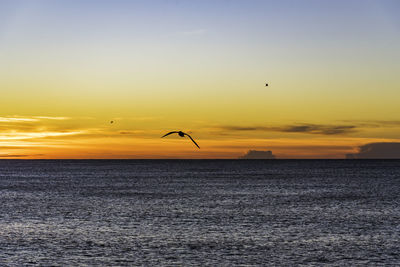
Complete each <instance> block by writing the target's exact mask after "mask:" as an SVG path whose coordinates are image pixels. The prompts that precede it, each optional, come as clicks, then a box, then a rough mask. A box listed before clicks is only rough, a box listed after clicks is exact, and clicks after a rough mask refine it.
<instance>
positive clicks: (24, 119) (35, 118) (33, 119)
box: [0, 116, 70, 123]
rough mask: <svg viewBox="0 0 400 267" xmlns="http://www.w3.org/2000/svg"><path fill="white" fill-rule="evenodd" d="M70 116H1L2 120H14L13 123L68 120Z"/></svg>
mask: <svg viewBox="0 0 400 267" xmlns="http://www.w3.org/2000/svg"><path fill="white" fill-rule="evenodd" d="M68 119H70V118H69V117H50V116H32V117H19V116H11V117H0V122H13V123H18V122H20V123H26V122H37V121H40V120H68Z"/></svg>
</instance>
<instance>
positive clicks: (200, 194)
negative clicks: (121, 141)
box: [0, 160, 400, 266]
mask: <svg viewBox="0 0 400 267" xmlns="http://www.w3.org/2000/svg"><path fill="white" fill-rule="evenodd" d="M399 247H400V161H395V160H391V161H390V160H387V161H378V160H377V161H373V160H364V161H357V160H347V161H345V160H272V161H262V160H258V161H257V160H256V161H253V160H248V161H246V160H245V161H239V160H193V161H190V160H188V161H179V160H171V161H166V160H159V161H151V160H143V161H141V160H125V161H122V160H114V161H111V160H92V161H80V160H59V161H29V160H0V266H85V265H89V266H132V265H147V266H155V265H156V266H162V265H169V266H171V265H185V266H188V265H211V266H238V265H278V266H296V265H303V266H321V265H323V266H327V265H332V266H383V265H400V253H399Z"/></svg>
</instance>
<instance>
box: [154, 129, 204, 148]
mask: <svg viewBox="0 0 400 267" xmlns="http://www.w3.org/2000/svg"><path fill="white" fill-rule="evenodd" d="M174 133H177V134H178V135H179V136H180V137H185V135H187V136H188V137H189V138H190V140H192V142H193V143H194V144H195V145H196V146H197V147H198V148H200V147H199V145H198V144H197V143H196V142H195V141H194V140H193V138H192V137H191V136H190V135H188V134H187V133H184V132H182V131H173V132H169V133H167V134H165V135H163V136H161V138H163V137H166V136H167V135H170V134H174Z"/></svg>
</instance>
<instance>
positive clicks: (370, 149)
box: [346, 142, 400, 159]
mask: <svg viewBox="0 0 400 267" xmlns="http://www.w3.org/2000/svg"><path fill="white" fill-rule="evenodd" d="M346 158H347V159H400V143H397V142H385V143H369V144H366V145H362V146H360V147H359V152H358V153H355V154H347V155H346Z"/></svg>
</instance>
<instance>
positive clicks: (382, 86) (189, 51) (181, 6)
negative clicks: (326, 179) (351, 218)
mask: <svg viewBox="0 0 400 267" xmlns="http://www.w3.org/2000/svg"><path fill="white" fill-rule="evenodd" d="M399 13H400V2H399V1H396V0H380V1H377V0H336V1H324V0H323V1H321V0H304V1H295V0H293V1H287V0H283V1H267V0H265V1H259V0H251V1H248V0H220V1H207V0H197V1H196V0H193V1H184V0H164V1H155V0H154V1H153V0H150V1H144V0H143V1H127V0H114V1H102V0H79V1H78V0H0V93H1V95H0V158H24V159H31V158H34V159H41V158H49V159H52V158H237V157H239V156H242V155H244V154H245V153H246V152H247V151H248V150H271V151H272V152H273V154H274V155H275V156H276V157H277V158H344V157H345V155H346V154H348V153H356V152H357V151H358V150H359V148H360V147H362V146H364V145H366V144H369V143H374V142H397V141H400V140H399V138H400V112H399V111H400V108H399V99H400V90H399V89H400V82H399V78H398V76H399V73H400V49H398V48H399V47H400V16H398V14H399ZM265 83H268V84H269V86H268V87H266V86H265ZM110 121H114V123H112V124H111V123H110ZM173 130H182V131H185V132H187V133H189V134H191V135H192V137H193V138H194V139H195V140H196V141H197V142H198V144H199V145H200V147H201V149H200V150H199V149H197V148H196V147H195V146H194V145H193V144H192V143H191V142H190V140H189V139H187V138H185V139H182V138H180V137H178V136H168V137H166V138H162V139H161V138H160V137H161V136H162V135H164V134H165V133H167V132H169V131H173Z"/></svg>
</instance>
